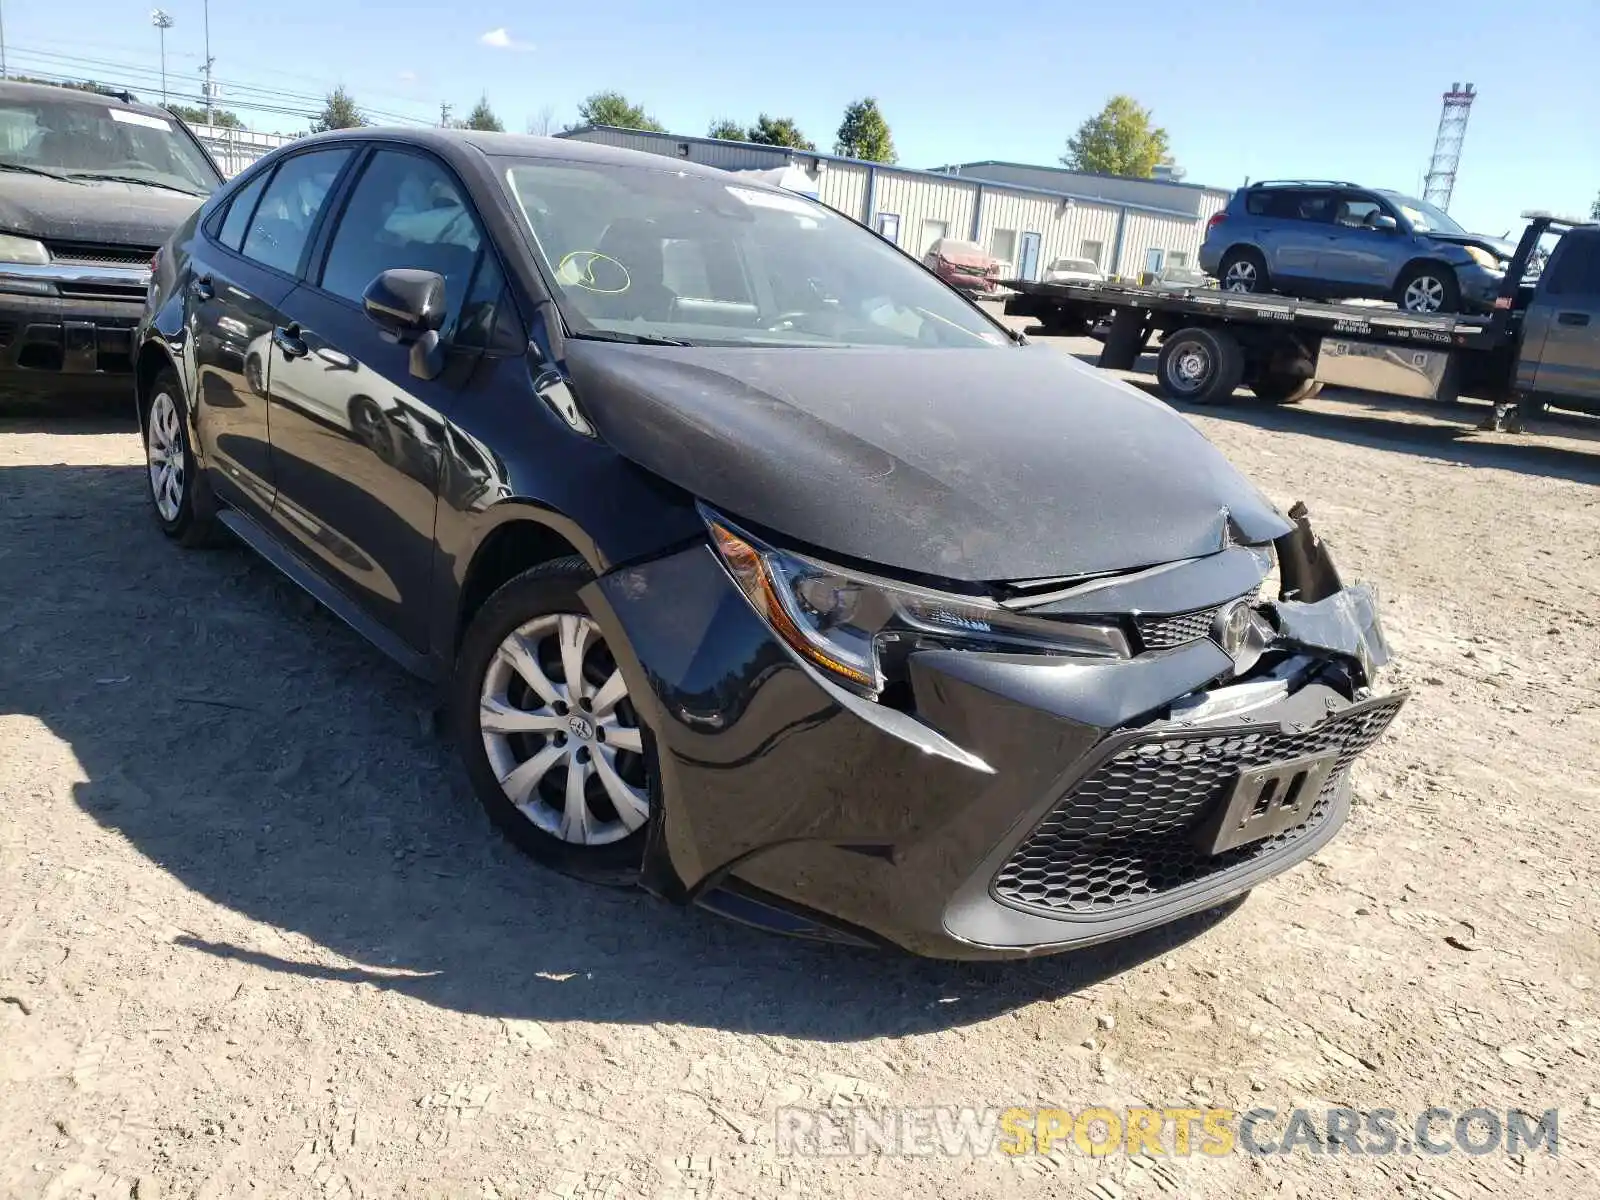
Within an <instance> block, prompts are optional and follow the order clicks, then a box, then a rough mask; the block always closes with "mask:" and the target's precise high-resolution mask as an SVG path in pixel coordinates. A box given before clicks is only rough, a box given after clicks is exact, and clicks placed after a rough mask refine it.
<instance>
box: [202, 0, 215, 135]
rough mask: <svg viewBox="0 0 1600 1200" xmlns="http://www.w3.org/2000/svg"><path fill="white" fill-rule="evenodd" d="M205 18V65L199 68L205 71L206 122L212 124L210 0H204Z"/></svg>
mask: <svg viewBox="0 0 1600 1200" xmlns="http://www.w3.org/2000/svg"><path fill="white" fill-rule="evenodd" d="M205 18H206V65H205V66H204V67H202V68H201V70H203V71H204V72H205V75H206V124H207V125H210V124H212V120H211V91H212V89H211V64H212V62H213V61H214V60H213V59H212V57H211V0H205Z"/></svg>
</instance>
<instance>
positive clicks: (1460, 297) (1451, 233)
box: [1200, 180, 1516, 313]
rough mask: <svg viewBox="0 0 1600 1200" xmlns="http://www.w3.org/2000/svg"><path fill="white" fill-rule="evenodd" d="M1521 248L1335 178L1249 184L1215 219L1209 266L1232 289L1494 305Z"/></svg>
mask: <svg viewBox="0 0 1600 1200" xmlns="http://www.w3.org/2000/svg"><path fill="white" fill-rule="evenodd" d="M1515 251H1516V247H1515V246H1513V245H1512V244H1511V243H1510V242H1507V241H1504V240H1502V239H1500V238H1493V237H1486V236H1484V235H1482V234H1476V233H1468V232H1467V231H1466V230H1465V229H1463V228H1461V226H1460V225H1458V224H1456V223H1455V222H1454V221H1452V220H1451V219H1450V217H1449V216H1448V215H1447V214H1446V213H1445V212H1444V210H1443V209H1440V208H1438V207H1437V206H1435V205H1433V204H1429V203H1428V202H1427V201H1426V200H1418V199H1416V198H1415V197H1412V196H1405V195H1402V194H1400V193H1398V192H1391V191H1385V190H1383V189H1381V188H1363V187H1360V186H1358V185H1356V184H1353V183H1338V182H1333V181H1329V180H1288V181H1282V182H1262V183H1255V184H1251V185H1250V186H1249V187H1244V188H1240V189H1239V190H1238V191H1237V192H1235V193H1234V194H1233V198H1232V199H1231V200H1230V201H1229V202H1228V206H1227V207H1226V208H1225V209H1223V210H1222V211H1221V212H1219V213H1217V214H1216V215H1215V216H1213V217H1212V218H1211V221H1210V222H1209V224H1208V225H1207V226H1206V237H1205V242H1204V243H1203V244H1202V245H1201V247H1200V266H1201V267H1202V268H1203V269H1204V270H1205V271H1206V272H1207V273H1208V274H1210V275H1214V276H1216V278H1217V279H1218V280H1219V281H1220V282H1221V284H1222V287H1223V288H1224V289H1225V290H1227V291H1232V292H1269V291H1270V292H1282V293H1284V294H1285V295H1290V296H1303V297H1306V298H1308V299H1327V300H1332V299H1346V298H1371V299H1379V300H1393V301H1394V302H1395V303H1396V304H1398V305H1399V306H1400V307H1401V308H1403V309H1405V310H1407V311H1408V312H1420V313H1439V312H1486V311H1488V310H1489V309H1490V308H1491V307H1492V306H1493V304H1494V298H1495V297H1496V296H1497V295H1498V294H1499V292H1500V285H1501V283H1502V282H1503V281H1504V279H1505V270H1506V264H1507V263H1508V262H1509V261H1510V259H1511V256H1512V254H1513V253H1514V252H1515Z"/></svg>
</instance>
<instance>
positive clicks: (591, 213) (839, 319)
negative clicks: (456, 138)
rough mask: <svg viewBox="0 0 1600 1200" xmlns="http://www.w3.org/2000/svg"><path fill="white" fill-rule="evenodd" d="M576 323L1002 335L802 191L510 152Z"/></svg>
mask: <svg viewBox="0 0 1600 1200" xmlns="http://www.w3.org/2000/svg"><path fill="white" fill-rule="evenodd" d="M504 178H505V180H506V185H507V188H508V190H509V191H510V193H511V195H512V197H513V199H514V200H515V201H516V203H517V206H518V207H519V209H520V210H521V212H522V213H523V215H524V216H525V217H526V219H527V222H528V226H529V228H530V229H531V230H532V231H533V236H534V241H535V242H536V243H537V246H538V249H539V252H540V254H541V256H542V257H543V259H544V260H545V262H544V265H545V266H546V268H547V270H548V273H549V276H550V277H551V278H552V279H553V280H554V282H555V286H556V290H557V292H558V294H559V300H560V302H561V306H562V309H563V312H564V314H565V315H566V317H567V319H568V321H569V323H571V324H572V325H573V326H574V328H575V329H576V330H578V332H579V333H580V334H581V333H584V332H589V333H591V334H599V335H602V336H607V335H610V336H619V337H624V338H642V339H645V340H654V339H664V340H667V341H672V342H688V343H692V344H716V345H739V346H757V345H761V346H905V347H924V348H930V349H931V348H938V347H976V346H984V345H996V346H1004V345H1008V344H1009V339H1008V338H1007V336H1006V335H1005V333H1004V332H1003V331H1002V330H1001V329H1000V328H999V326H997V325H996V324H995V323H994V322H992V321H990V320H989V319H988V318H986V317H985V316H984V315H983V314H982V313H981V312H979V311H977V310H976V309H974V308H973V307H972V306H971V305H969V304H967V303H966V302H965V301H964V300H962V299H961V297H960V296H958V295H957V294H956V293H954V292H952V291H951V290H950V289H948V288H947V287H945V286H944V285H943V284H941V283H940V282H939V281H938V280H936V279H934V278H932V277H931V276H930V275H928V274H927V273H926V272H925V271H923V270H922V269H921V268H919V267H918V266H917V265H916V264H915V263H913V262H911V261H909V260H908V259H907V258H906V257H905V256H904V255H903V254H901V253H899V252H898V251H897V250H895V249H894V248H892V247H891V246H888V245H886V244H884V242H883V241H882V240H881V239H879V238H876V237H873V236H872V235H871V234H870V233H868V232H867V231H866V230H864V229H862V228H861V227H859V226H857V225H855V224H852V223H851V222H850V221H848V220H846V219H845V218H844V217H841V216H839V215H838V214H837V213H834V212H832V211H831V210H829V209H827V208H824V207H823V206H822V205H820V204H817V203H815V202H813V201H811V200H807V199H805V198H803V197H800V196H797V195H794V194H792V193H788V192H781V191H775V190H769V189H766V188H752V187H749V186H746V185H744V184H741V183H738V182H735V181H734V180H733V179H731V178H730V179H729V180H727V181H723V180H721V179H717V178H710V177H706V176H703V175H700V174H690V173H688V172H678V171H671V170H667V171H662V170H654V169H650V168H643V167H617V166H610V165H606V166H600V165H590V164H586V163H574V162H552V161H538V160H526V159H512V160H509V161H508V163H507V165H506V167H505V170H504Z"/></svg>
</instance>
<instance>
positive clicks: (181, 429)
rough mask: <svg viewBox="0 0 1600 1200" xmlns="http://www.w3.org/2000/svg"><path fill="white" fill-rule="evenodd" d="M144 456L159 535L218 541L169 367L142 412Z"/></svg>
mask: <svg viewBox="0 0 1600 1200" xmlns="http://www.w3.org/2000/svg"><path fill="white" fill-rule="evenodd" d="M144 453H145V467H146V478H147V482H148V483H149V491H150V502H151V505H152V507H154V509H155V514H156V524H158V525H159V526H161V532H162V533H164V534H166V535H167V536H168V537H169V538H172V539H173V540H174V541H175V542H177V543H178V544H179V545H181V546H209V545H214V544H215V543H216V542H217V541H219V540H220V539H221V536H222V528H221V526H220V525H219V524H218V522H217V515H216V514H217V509H216V502H215V501H214V500H213V499H212V497H211V487H210V485H209V484H208V483H206V480H205V476H204V475H202V474H201V473H200V470H199V465H198V464H197V463H196V461H195V456H194V448H193V446H192V444H191V442H190V440H189V407H188V403H187V402H186V401H185V400H184V398H183V388H182V386H181V385H180V384H179V383H178V376H177V373H176V372H175V371H173V370H172V368H170V367H168V368H166V369H164V370H162V371H161V373H160V374H158V375H157V376H156V377H155V380H154V382H153V383H152V384H151V387H150V405H149V407H148V408H147V409H146V410H145V414H144Z"/></svg>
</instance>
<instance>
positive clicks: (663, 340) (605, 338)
mask: <svg viewBox="0 0 1600 1200" xmlns="http://www.w3.org/2000/svg"><path fill="white" fill-rule="evenodd" d="M572 336H573V337H575V338H579V339H581V340H583V341H586V342H625V343H627V344H628V345H630V346H692V345H694V343H693V342H686V341H683V340H682V339H681V338H669V337H660V336H658V335H657V334H653V333H627V332H625V331H624V330H621V329H584V330H581V331H579V332H577V333H574V334H573V335H572Z"/></svg>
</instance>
